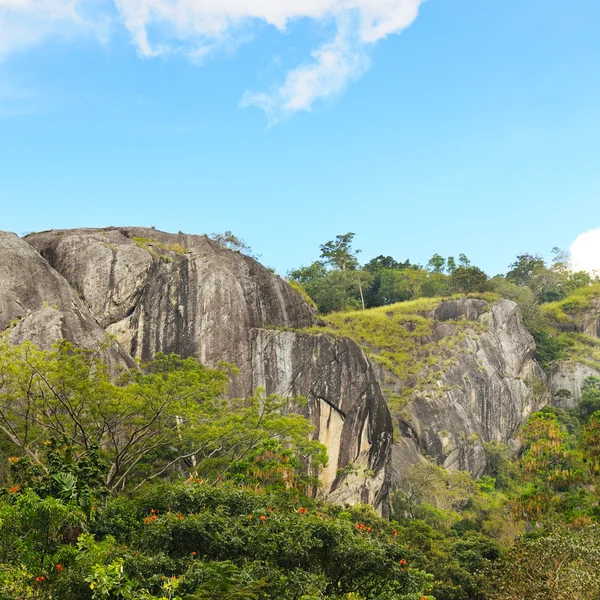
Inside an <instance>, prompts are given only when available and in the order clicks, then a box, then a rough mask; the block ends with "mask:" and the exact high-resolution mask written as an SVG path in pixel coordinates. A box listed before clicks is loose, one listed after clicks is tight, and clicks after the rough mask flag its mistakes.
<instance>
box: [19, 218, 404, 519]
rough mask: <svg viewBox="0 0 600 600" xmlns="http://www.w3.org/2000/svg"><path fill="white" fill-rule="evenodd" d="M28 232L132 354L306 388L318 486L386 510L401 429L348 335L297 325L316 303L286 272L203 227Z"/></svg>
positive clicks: (311, 320) (260, 383)
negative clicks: (322, 458)
mask: <svg viewBox="0 0 600 600" xmlns="http://www.w3.org/2000/svg"><path fill="white" fill-rule="evenodd" d="M26 240H27V242H28V243H29V244H30V245H31V247H32V248H35V250H37V252H39V254H37V253H36V252H34V251H33V250H31V252H32V253H33V254H35V255H36V256H37V259H38V260H39V261H41V262H43V263H44V264H45V261H44V259H45V260H46V261H48V263H49V264H50V265H52V267H54V269H56V270H57V271H58V272H59V273H60V274H61V275H62V276H63V277H64V278H65V279H66V280H67V281H68V282H69V284H70V286H71V287H72V289H73V290H76V292H77V294H78V295H79V296H80V297H81V299H82V301H83V303H84V304H85V306H86V307H88V308H89V311H90V312H91V314H92V315H93V317H94V318H95V319H96V321H97V323H98V324H100V325H101V326H102V328H104V329H105V330H106V331H107V332H109V333H111V334H113V335H114V336H115V337H116V339H117V341H118V342H119V344H120V345H121V346H122V347H123V348H124V349H125V350H126V351H127V352H128V353H129V354H130V355H131V356H132V357H135V358H141V359H142V360H148V359H151V358H152V357H153V356H154V354H155V353H156V352H166V353H170V352H175V353H177V354H180V355H182V356H193V357H196V358H197V359H198V360H200V361H201V362H203V363H204V364H207V365H209V366H215V365H216V364H217V363H218V362H220V361H226V362H232V363H235V364H236V365H237V366H238V367H239V371H240V372H239V374H238V375H236V376H235V377H234V378H233V380H232V385H231V389H230V394H231V395H232V396H246V395H250V394H251V393H252V392H253V391H254V389H255V388H256V387H264V388H265V389H266V391H267V392H268V393H273V392H276V393H280V394H283V395H286V396H288V397H293V396H296V395H301V396H304V397H306V398H307V399H308V404H307V407H306V409H305V411H306V414H307V416H308V417H309V418H310V419H311V421H312V423H313V425H314V426H315V435H316V436H317V437H318V438H319V439H320V440H321V441H322V442H323V443H324V444H325V445H326V446H327V449H328V455H329V466H328V468H327V469H326V471H325V473H324V476H323V485H322V487H321V489H320V490H319V493H321V494H323V495H324V496H325V497H328V498H330V499H331V500H334V501H340V502H341V501H348V502H359V501H368V502H370V503H372V504H373V505H375V506H377V507H378V508H381V509H383V507H384V506H385V504H386V502H385V501H386V495H387V491H388V487H389V486H388V477H387V469H386V467H387V464H388V463H389V457H390V453H391V442H392V431H393V428H392V422H391V418H390V415H389V411H388V409H387V406H386V404H385V401H384V400H383V398H382V395H381V392H380V390H379V386H378V384H377V381H376V378H375V375H374V373H373V370H372V368H371V365H370V363H369V361H368V360H367V359H366V357H365V355H364V353H363V351H362V350H361V349H360V348H359V347H358V346H357V345H356V344H355V343H354V342H352V341H351V340H348V339H331V338H329V337H327V336H321V335H312V334H304V333H296V332H294V331H291V329H301V328H306V327H309V326H312V325H315V317H314V309H313V308H312V307H311V306H310V305H309V304H307V303H306V302H305V301H304V300H303V298H302V297H301V296H300V294H298V293H297V292H296V291H295V290H293V289H292V288H291V287H290V286H289V285H288V284H287V283H286V282H285V281H284V280H282V279H281V278H280V277H278V276H277V275H274V274H273V273H271V272H270V271H269V270H268V269H266V268H264V267H263V266H261V265H260V264H259V263H257V262H256V261H255V260H253V259H252V258H250V257H248V256H244V255H243V254H240V253H238V252H233V251H231V250H228V249H226V248H223V247H221V246H220V245H219V244H217V243H216V242H214V241H213V240H210V239H208V238H207V237H206V236H195V235H184V234H178V235H174V234H167V233H163V232H160V231H156V230H154V229H144V228H108V229H78V230H65V231H51V232H44V233H38V234H32V235H29V236H27V238H26ZM21 243H23V244H24V242H21ZM42 257H43V258H42ZM61 280H62V278H61ZM63 281H64V280H63ZM65 284H66V282H65ZM66 288H67V289H68V286H66ZM71 294H73V292H71ZM80 304H81V303H80ZM84 308H85V307H84ZM74 341H75V340H74Z"/></svg>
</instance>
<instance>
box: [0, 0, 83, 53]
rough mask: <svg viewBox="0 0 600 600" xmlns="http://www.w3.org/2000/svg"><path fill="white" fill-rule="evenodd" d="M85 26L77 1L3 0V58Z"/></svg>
mask: <svg viewBox="0 0 600 600" xmlns="http://www.w3.org/2000/svg"><path fill="white" fill-rule="evenodd" d="M82 25H83V21H82V19H81V17H80V16H79V15H78V13H77V0H0V58H2V57H3V56H6V55H8V54H9V53H11V52H14V51H16V50H21V49H23V48H27V47H29V46H33V45H34V44H37V43H39V42H41V41H42V40H44V39H45V38H47V37H50V36H52V35H57V34H59V33H60V32H62V31H65V30H66V29H71V28H74V29H79V28H81V27H82Z"/></svg>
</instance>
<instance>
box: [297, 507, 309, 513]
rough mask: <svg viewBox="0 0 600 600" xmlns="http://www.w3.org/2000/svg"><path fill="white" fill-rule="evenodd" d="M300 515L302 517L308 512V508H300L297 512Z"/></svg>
mask: <svg viewBox="0 0 600 600" xmlns="http://www.w3.org/2000/svg"><path fill="white" fill-rule="evenodd" d="M298 512H299V513H300V514H301V515H303V514H304V513H307V512H308V508H304V507H302V508H301V509H300V510H299V511H298Z"/></svg>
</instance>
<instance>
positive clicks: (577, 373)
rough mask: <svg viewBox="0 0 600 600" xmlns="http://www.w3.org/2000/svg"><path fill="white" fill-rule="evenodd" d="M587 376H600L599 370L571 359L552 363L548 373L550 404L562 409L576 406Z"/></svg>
mask: <svg viewBox="0 0 600 600" xmlns="http://www.w3.org/2000/svg"><path fill="white" fill-rule="evenodd" d="M587 377H600V372H598V371H597V370H596V369H593V368H592V367H590V366H588V365H585V364H582V363H577V362H573V361H564V362H559V363H558V364H556V365H554V367H553V369H552V372H551V373H550V389H551V391H552V405H553V406H556V407H558V408H564V409H571V408H576V407H577V405H578V404H579V401H580V400H581V386H582V385H583V382H584V381H585V379H586V378H587ZM561 390H566V391H567V392H569V394H570V396H565V395H564V394H563V393H561Z"/></svg>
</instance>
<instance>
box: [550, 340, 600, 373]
mask: <svg viewBox="0 0 600 600" xmlns="http://www.w3.org/2000/svg"><path fill="white" fill-rule="evenodd" d="M558 339H559V341H560V343H561V344H562V346H563V352H564V354H565V358H568V359H570V360H572V361H574V362H578V363H581V364H584V365H587V366H588V367H591V368H592V369H597V370H599V371H600V340H599V339H596V338H592V337H589V336H587V335H583V334H580V333H559V334H558Z"/></svg>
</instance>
